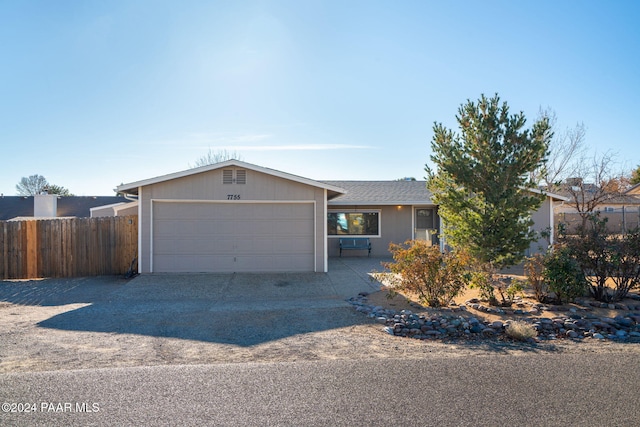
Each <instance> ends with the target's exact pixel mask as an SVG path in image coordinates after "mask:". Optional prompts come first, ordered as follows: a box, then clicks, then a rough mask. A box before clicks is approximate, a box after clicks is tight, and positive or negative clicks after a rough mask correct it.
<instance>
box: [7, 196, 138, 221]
mask: <svg viewBox="0 0 640 427" xmlns="http://www.w3.org/2000/svg"><path fill="white" fill-rule="evenodd" d="M128 202H129V201H128V200H126V199H125V198H124V197H118V196H58V201H57V205H58V211H57V214H58V215H57V217H77V218H86V217H89V216H91V208H94V207H96V206H103V205H109V204H114V203H128ZM17 217H30V218H33V196H2V197H0V221H7V220H9V219H12V218H17Z"/></svg>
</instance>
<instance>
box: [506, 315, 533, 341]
mask: <svg viewBox="0 0 640 427" xmlns="http://www.w3.org/2000/svg"><path fill="white" fill-rule="evenodd" d="M505 332H506V333H507V335H508V336H510V337H511V338H513V339H514V340H518V341H526V340H528V339H529V338H533V337H536V336H537V335H538V331H536V328H534V327H533V325H530V324H529V323H527V322H523V321H521V320H516V321H513V322H511V323H509V326H508V327H507V329H506V330H505Z"/></svg>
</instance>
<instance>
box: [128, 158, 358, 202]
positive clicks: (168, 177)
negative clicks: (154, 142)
mask: <svg viewBox="0 0 640 427" xmlns="http://www.w3.org/2000/svg"><path fill="white" fill-rule="evenodd" d="M231 166H236V167H240V168H245V169H249V170H253V171H256V172H261V173H264V174H267V175H271V176H276V177H278V178H283V179H287V180H289V181H294V182H298V183H301V184H306V185H310V186H312V187H318V188H324V189H325V190H330V191H334V192H336V193H341V194H343V193H345V192H346V191H345V190H344V189H342V188H340V187H336V186H334V185H330V184H325V183H324V182H319V181H314V180H312V179H309V178H303V177H301V176H297V175H292V174H288V173H286V172H281V171H277V170H275V169H269V168H265V167H262V166H257V165H253V164H251V163H245V162H241V161H239V160H228V161H226V162H221V163H215V164H213V165H207V166H201V167H198V168H193V169H188V170H184V171H180V172H175V173H171V174H168V175H162V176H158V177H155V178H149V179H145V180H142V181H136V182H132V183H129V184H122V185H119V186H118V187H117V189H116V191H117V192H118V193H129V192H130V191H131V190H133V189H136V188H140V187H143V186H145V185H152V184H158V183H160V182H165V181H170V180H173V179H177V178H184V177H187V176H191V175H196V174H199V173H203V172H209V171H213V170H217V169H223V168H228V167H231ZM134 194H135V193H134Z"/></svg>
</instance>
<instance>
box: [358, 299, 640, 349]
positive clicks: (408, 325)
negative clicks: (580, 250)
mask: <svg viewBox="0 0 640 427" xmlns="http://www.w3.org/2000/svg"><path fill="white" fill-rule="evenodd" d="M367 296H368V293H366V292H362V293H360V294H359V295H358V296H357V297H352V298H349V299H348V300H347V301H348V302H349V303H350V304H352V305H353V306H354V308H355V310H356V311H358V312H361V313H363V314H366V315H367V316H368V317H369V318H372V319H375V320H376V322H378V323H380V324H382V325H385V326H384V331H385V332H387V333H388V334H390V335H395V336H402V337H410V338H415V339H422V340H428V339H447V338H469V339H478V338H494V337H499V336H505V337H507V335H506V333H505V331H506V328H507V327H508V326H509V323H510V322H511V320H507V321H505V322H502V321H494V322H488V321H482V320H479V319H478V318H476V317H475V316H473V315H471V314H470V313H469V312H468V310H467V307H469V308H471V309H474V310H479V311H484V312H486V313H494V314H507V313H510V314H522V315H523V316H524V317H523V318H522V319H521V320H522V321H525V322H527V323H530V324H532V325H533V326H534V328H535V329H536V330H537V331H538V337H537V338H534V339H532V341H534V342H536V341H539V340H555V339H558V338H568V339H574V340H581V339H585V338H586V339H594V340H606V339H608V340H615V341H625V342H640V312H631V310H634V311H637V310H640V306H636V305H628V306H626V307H627V310H626V311H627V313H625V315H624V316H622V315H619V316H616V317H614V318H609V317H599V316H596V315H595V314H593V313H591V312H590V310H591V309H590V308H589V307H571V308H569V309H567V308H566V307H564V308H563V310H562V311H568V312H569V314H567V315H564V314H559V315H558V316H556V317H554V318H552V319H549V318H533V317H528V316H529V315H535V314H539V313H540V312H541V311H560V310H558V309H556V307H559V306H549V305H545V304H531V303H529V304H530V305H531V308H530V309H528V310H526V309H525V308H526V304H527V303H526V302H522V301H520V302H519V303H520V304H523V305H525V307H519V308H517V309H505V308H497V307H488V306H484V305H482V304H480V302H479V301H478V300H475V299H472V300H469V301H467V302H466V303H465V305H462V306H454V307H446V308H442V309H438V310H437V311H436V312H435V313H434V314H430V315H425V314H416V313H413V312H412V311H410V310H402V311H399V312H398V311H396V310H393V309H385V308H384V307H382V306H372V305H370V304H368V298H367ZM517 304H518V303H517ZM476 305H477V307H476ZM413 306H414V307H415V306H417V307H418V308H424V307H422V306H419V305H418V304H414V305H413ZM621 310H624V309H621ZM520 311H521V313H520ZM462 313H465V314H466V315H463V314H462Z"/></svg>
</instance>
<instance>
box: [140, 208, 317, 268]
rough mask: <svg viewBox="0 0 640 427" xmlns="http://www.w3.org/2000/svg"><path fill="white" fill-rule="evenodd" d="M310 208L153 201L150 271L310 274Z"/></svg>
mask: <svg viewBox="0 0 640 427" xmlns="http://www.w3.org/2000/svg"><path fill="white" fill-rule="evenodd" d="M313 218H314V209H313V204H312V203H206V202H197V203H188V202H175V203H174V202H154V204H153V245H152V247H153V254H152V257H153V271H154V272H268V271H272V272H277V271H313V270H314V220H313Z"/></svg>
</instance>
